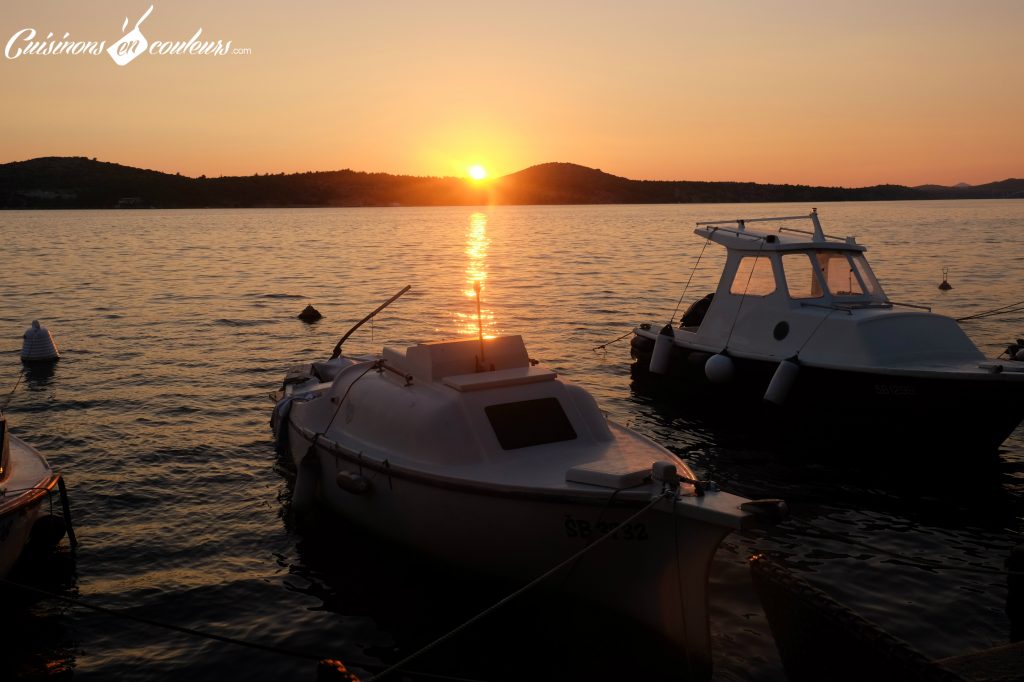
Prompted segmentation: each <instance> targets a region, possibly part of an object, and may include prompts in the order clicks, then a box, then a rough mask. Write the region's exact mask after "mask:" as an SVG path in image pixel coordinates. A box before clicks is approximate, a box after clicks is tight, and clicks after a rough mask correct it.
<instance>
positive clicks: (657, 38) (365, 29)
mask: <svg viewBox="0 0 1024 682" xmlns="http://www.w3.org/2000/svg"><path fill="white" fill-rule="evenodd" d="M150 4H153V5H154V10H153V12H152V14H151V15H150V16H149V17H148V18H147V19H146V20H145V22H144V23H143V24H142V26H141V27H140V30H142V32H143V33H144V34H145V36H146V38H147V39H148V40H149V41H150V42H153V41H171V40H187V39H188V38H189V37H191V35H192V34H193V33H194V32H195V31H196V29H198V28H200V27H201V28H202V29H203V36H204V38H207V39H214V40H216V39H222V40H224V41H227V40H231V42H232V47H233V48H249V49H251V54H246V55H236V54H228V55H224V56H195V55H174V56H166V55H165V56H160V55H152V54H142V55H140V56H139V57H138V59H137V60H135V61H133V62H131V63H129V64H127V65H126V66H121V67H119V66H117V65H116V64H114V62H113V60H112V59H111V58H110V57H108V56H107V55H106V54H101V55H97V56H91V55H77V56H76V55H29V56H21V57H18V58H16V59H9V58H6V57H5V58H2V59H0V85H2V92H3V95H4V96H3V104H2V106H0V130H2V131H3V134H2V137H0V162H6V161H15V160H22V159H27V158H32V157H36V156H47V155H79V156H89V157H98V158H100V159H101V160H106V161H115V162H118V163H123V164H127V165H132V166H141V167H146V168H153V169H157V170H162V171H169V172H181V173H183V174H186V175H199V174H206V175H221V174H225V175H227V174H232V175H233V174H242V175H248V174H252V173H257V172H259V173H265V172H281V171H283V172H293V171H304V170H331V169H340V168H353V169H356V170H366V171H384V172H392V173H408V174H414V175H464V174H465V172H466V168H467V167H468V166H469V165H471V164H473V163H480V164H483V165H484V166H485V167H487V168H488V169H489V170H490V172H491V174H492V175H495V174H504V173H509V172H514V171H516V170H520V169H522V168H524V167H527V166H530V165H533V164H536V163H543V162H546V161H573V162H576V163H581V164H584V165H587V166H592V167H597V168H601V169H603V170H605V171H607V172H610V173H614V174H616V175H623V176H626V177H631V178H638V179H663V180H752V181H757V182H790V183H805V184H815V185H845V186H859V185H869V184H877V183H885V182H892V183H900V184H908V185H915V184H922V183H929V182H935V183H941V184H952V183H956V182H961V181H963V182H969V183H981V182H988V181H992V180H1000V179H1003V178H1007V177H1024V125H1022V121H1024V87H1022V86H1024V82H1022V80H1024V79H1022V76H1021V71H1020V69H1021V64H1024V40H1021V39H1020V35H1019V34H1020V31H1021V29H1022V28H1024V2H1020V1H1019V0H984V1H981V2H976V3H969V2H965V1H960V0H956V1H954V0H887V1H886V2H881V1H878V0H863V1H860V2H848V1H845V0H843V1H832V0H817V1H816V2H811V1H809V0H808V1H805V0H792V1H789V2H782V1H779V0H717V1H711V0H707V1H700V2H695V1H689V0H674V1H664V2H661V1H649V2H645V1H644V0H634V1H632V2H600V1H598V0H591V1H589V2H574V1H573V2H570V1H558V2H552V1H551V0H547V1H545V2H529V1H526V2H483V1H478V2H468V1H453V2H445V1H444V0H437V1H435V2H429V3H428V2H422V1H410V2H389V1H386V0H377V1H374V2H357V1H356V0H293V1H291V2H281V3H255V2H252V1H251V0H250V1H249V2H238V1H235V0H229V1H219V2H216V3H209V2H194V1H192V0H175V2H169V1H168V0H163V1H161V0H142V1H141V2H140V1H138V0H120V1H116V2H115V1H111V0H91V1H90V2H81V0H60V1H55V0H34V1H32V2H30V1H29V0H6V2H5V6H4V11H3V13H2V15H0V39H2V41H3V45H4V46H5V47H6V46H7V44H8V42H9V41H10V40H11V38H12V36H14V35H15V34H16V33H18V32H19V31H20V30H21V29H24V28H34V29H36V30H37V31H38V32H39V33H41V34H42V35H40V36H39V38H43V37H45V34H46V33H47V32H50V31H52V32H54V33H55V34H57V37H62V36H63V34H64V33H65V32H70V33H71V39H72V40H75V39H77V40H95V41H100V40H104V41H106V46H109V45H110V44H112V43H113V42H114V41H116V40H117V39H118V38H120V37H121V35H122V34H121V27H122V23H123V22H124V19H125V17H126V16H127V17H128V18H129V19H130V21H129V26H128V30H129V31H130V30H131V28H132V26H133V25H134V23H135V21H136V20H137V19H138V18H139V17H140V16H142V14H143V13H144V12H145V11H146V9H147V8H148V7H149V6H150ZM22 44H23V43H22V42H20V41H17V40H16V41H15V42H14V43H13V45H14V47H15V48H16V47H18V46H19V45H22ZM8 52H10V50H8ZM6 54H7V52H5V55H6Z"/></svg>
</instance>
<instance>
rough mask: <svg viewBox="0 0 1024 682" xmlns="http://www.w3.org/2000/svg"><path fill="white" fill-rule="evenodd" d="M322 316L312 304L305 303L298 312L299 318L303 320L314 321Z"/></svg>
mask: <svg viewBox="0 0 1024 682" xmlns="http://www.w3.org/2000/svg"><path fill="white" fill-rule="evenodd" d="M322 317H323V315H321V314H320V311H319V310H317V309H316V308H314V307H313V306H312V305H307V306H306V307H305V308H303V309H302V312H301V313H299V319H300V320H302V321H303V322H316V321H317V320H319V319H321V318H322Z"/></svg>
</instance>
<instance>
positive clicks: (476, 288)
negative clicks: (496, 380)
mask: <svg viewBox="0 0 1024 682" xmlns="http://www.w3.org/2000/svg"><path fill="white" fill-rule="evenodd" d="M473 291H475V292H476V328H477V330H478V331H479V332H480V361H479V362H478V363H477V367H484V318H483V316H482V315H481V314H480V280H476V281H475V282H473Z"/></svg>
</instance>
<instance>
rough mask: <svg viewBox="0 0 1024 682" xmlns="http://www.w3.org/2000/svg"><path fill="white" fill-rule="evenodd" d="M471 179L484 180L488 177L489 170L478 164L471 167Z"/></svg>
mask: <svg viewBox="0 0 1024 682" xmlns="http://www.w3.org/2000/svg"><path fill="white" fill-rule="evenodd" d="M469 177H471V178H473V179H474V180H483V179H484V178H486V177H487V169H486V168H484V167H483V166H481V165H479V164H477V165H475V166H470V167H469Z"/></svg>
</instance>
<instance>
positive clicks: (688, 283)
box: [668, 230, 763, 324]
mask: <svg viewBox="0 0 1024 682" xmlns="http://www.w3.org/2000/svg"><path fill="white" fill-rule="evenodd" d="M712 232H714V230H712ZM710 241H711V240H710V239H705V240H704V246H702V247H700V254H698V255H697V262H696V263H694V264H693V269H692V270H690V276H689V277H687V278H686V286H684V287H683V293H681V294H679V300H678V301H676V309H675V310H673V311H672V317H670V318H669V320H668V323H669V324H672V323H673V322H675V319H676V315H678V314H679V306H680V305H682V303H683V297H684V296H686V290H687V289H689V288H690V280H692V279H693V273H695V272H697V266H698V265H700V259H701V258H703V257H704V249H706V248H708V243H709V242H710ZM762 244H763V242H762Z"/></svg>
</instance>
